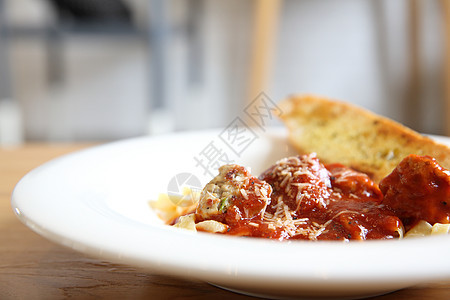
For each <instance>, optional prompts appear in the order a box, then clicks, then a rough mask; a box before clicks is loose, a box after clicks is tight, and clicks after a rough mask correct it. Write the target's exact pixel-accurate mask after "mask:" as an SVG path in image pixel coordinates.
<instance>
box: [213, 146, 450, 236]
mask: <svg viewBox="0 0 450 300" xmlns="http://www.w3.org/2000/svg"><path fill="white" fill-rule="evenodd" d="M228 179H230V180H231V178H228ZM255 180H258V181H259V182H267V183H268V184H269V185H270V186H271V188H272V194H271V195H270V202H269V203H262V202H261V199H258V197H256V196H255V193H254V191H253V190H251V189H252V186H251V184H249V185H248V186H247V187H246V188H248V189H249V190H251V191H252V193H248V194H249V195H250V196H246V197H243V196H242V195H240V194H237V195H235V196H233V199H232V203H233V205H230V206H229V207H228V209H227V210H226V211H224V213H223V215H222V216H221V221H222V222H223V223H225V224H227V225H228V226H229V229H228V231H227V232H226V233H225V234H230V235H239V236H251V237H264V238H271V239H278V240H287V239H302V240H345V241H346V240H368V239H394V238H399V237H401V235H402V234H403V232H404V230H405V229H406V230H408V229H410V228H411V227H412V226H413V225H415V224H416V223H417V222H418V221H420V220H425V221H427V222H430V223H431V224H433V223H435V222H439V223H450V173H449V171H447V170H445V169H443V168H442V167H441V166H439V165H438V164H437V162H436V161H435V160H434V159H433V158H431V157H426V156H417V155H410V156H408V157H407V158H405V159H404V160H403V161H402V162H401V163H400V164H399V166H398V167H397V168H396V169H395V170H394V171H393V172H392V173H391V174H390V175H389V176H387V177H386V178H385V179H383V180H382V181H381V183H380V187H379V186H378V185H377V184H376V183H375V182H373V181H372V180H371V179H370V178H369V177H368V176H367V175H366V174H363V173H360V172H357V171H354V170H352V169H350V168H347V167H345V166H343V165H340V164H329V165H323V164H321V163H320V162H319V160H318V159H317V157H315V155H309V156H308V155H304V156H298V157H291V158H286V159H283V160H280V161H279V162H277V164H275V165H273V166H271V167H270V168H269V169H267V170H266V171H265V172H263V173H262V174H261V175H260V176H259V178H258V179H255ZM249 182H252V180H250V181H249ZM266 204H267V205H266ZM244 208H245V209H249V208H250V209H252V210H253V211H252V212H251V214H250V215H251V216H252V217H250V218H245V217H243V215H244V214H243V209H244ZM254 210H260V212H257V211H254ZM247 215H248V212H247Z"/></svg>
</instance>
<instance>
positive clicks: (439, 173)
mask: <svg viewBox="0 0 450 300" xmlns="http://www.w3.org/2000/svg"><path fill="white" fill-rule="evenodd" d="M380 189H381V191H382V193H383V195H384V200H383V204H384V205H386V206H388V207H389V208H390V209H392V210H393V212H394V213H395V214H396V215H397V216H398V217H399V218H400V219H401V220H402V222H403V224H404V226H405V228H406V229H407V230H409V229H410V228H411V227H413V226H414V225H415V224H416V223H417V222H419V221H420V220H425V221H427V222H429V223H431V224H434V223H450V172H449V171H448V170H446V169H444V168H442V167H441V166H440V165H439V164H438V163H437V162H436V160H435V159H434V158H432V157H429V156H419V155H409V156H407V157H406V158H405V159H403V160H402V161H401V162H400V164H399V165H398V166H397V167H396V168H395V169H394V171H393V172H392V173H391V174H390V175H388V176H387V177H386V178H384V179H383V180H382V181H381V182H380Z"/></svg>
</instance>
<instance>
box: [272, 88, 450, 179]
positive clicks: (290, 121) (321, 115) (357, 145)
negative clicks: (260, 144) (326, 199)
mask: <svg viewBox="0 0 450 300" xmlns="http://www.w3.org/2000/svg"><path fill="white" fill-rule="evenodd" d="M279 107H280V109H281V110H282V112H283V114H282V115H281V119H282V121H283V122H284V124H285V125H286V126H287V128H288V130H289V140H290V142H291V143H292V144H293V145H294V147H295V148H296V149H297V150H298V151H299V153H300V154H307V153H311V152H315V153H317V156H318V157H319V158H320V159H321V161H323V162H324V163H333V162H339V163H342V164H344V165H346V166H348V167H351V168H353V169H355V170H358V171H361V172H363V173H366V174H368V175H369V176H370V177H371V178H372V179H373V180H374V181H375V182H379V181H380V180H381V179H382V178H384V177H386V176H387V175H388V174H389V173H390V172H391V171H392V170H393V169H394V168H395V166H397V165H398V164H399V163H400V161H401V160H402V159H403V158H404V157H406V156H407V155H409V154H418V155H429V156H431V157H434V158H435V159H436V160H437V161H438V162H439V164H440V165H442V166H443V167H444V168H447V169H449V168H450V149H449V147H447V146H445V145H441V144H438V143H436V142H434V141H433V140H431V139H429V138H427V137H424V136H422V135H420V134H419V133H417V132H415V131H413V130H411V129H409V128H406V127H405V126H403V125H401V124H398V123H396V122H394V121H392V120H389V119H387V118H384V117H381V116H378V115H376V114H374V113H372V112H369V111H367V110H364V109H361V108H358V107H356V106H354V105H351V104H348V103H344V102H340V101H334V100H330V99H326V98H322V97H317V96H292V97H290V98H288V99H286V100H284V101H282V102H281V103H280V104H279Z"/></svg>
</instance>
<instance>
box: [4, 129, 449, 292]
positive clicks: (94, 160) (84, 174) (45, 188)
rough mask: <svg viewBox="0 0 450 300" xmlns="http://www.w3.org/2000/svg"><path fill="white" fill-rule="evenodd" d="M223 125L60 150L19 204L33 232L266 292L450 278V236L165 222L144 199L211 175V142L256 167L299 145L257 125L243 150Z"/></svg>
mask: <svg viewBox="0 0 450 300" xmlns="http://www.w3.org/2000/svg"><path fill="white" fill-rule="evenodd" d="M220 133H221V131H204V132H193V133H181V134H174V135H168V136H161V137H155V138H150V137H144V138H138V139H131V140H126V141H121V142H116V143H112V144H108V145H105V146H100V147H95V148H92V149H89V150H85V151H81V152H78V153H75V154H70V155H67V156H64V157H61V158H58V159H56V160H53V161H51V162H49V163H46V164H44V165H42V166H41V167H38V168H37V169H35V170H33V171H31V172H30V173H29V174H27V175H26V176H25V177H24V178H23V179H22V180H21V181H20V182H19V183H18V184H17V186H16V188H15V190H14V193H13V196H12V206H13V209H14V211H15V212H16V214H17V216H18V217H19V218H20V219H21V220H22V222H24V223H25V224H26V225H27V226H29V227H30V228H31V229H33V230H34V231H36V232H37V233H39V234H41V235H42V236H44V237H46V238H48V239H50V240H52V241H55V242H57V243H59V244H62V245H65V246H68V247H70V248H73V249H75V250H78V251H81V252H84V253H87V254H89V255H93V256H95V257H99V258H102V259H106V260H110V261H114V262H119V263H125V264H129V265H135V266H140V267H146V268H148V269H149V270H152V272H159V273H164V274H171V275H177V276H183V277H192V278H197V279H201V280H204V281H207V282H210V283H212V284H215V285H218V286H221V287H225V288H228V289H231V290H235V291H240V292H245V293H249V294H255V295H263V296H266V297H275V298H281V297H296V298H299V297H334V298H358V297H366V296H371V295H376V294H382V293H386V292H389V291H393V290H397V289H401V288H405V287H408V286H411V285H414V284H417V283H422V282H425V281H432V280H440V279H449V278H450V255H448V254H449V250H448V249H450V236H438V237H428V238H420V239H411V240H401V241H367V242H355V243H353V242H351V243H341V242H302V241H292V242H278V241H270V240H262V239H252V238H238V237H228V236H219V235H213V234H207V233H203V234H202V233H197V234H195V233H191V232H188V231H185V230H181V229H177V228H172V227H169V226H166V225H164V224H162V222H161V221H160V220H159V219H158V218H157V217H156V216H155V214H154V212H153V211H152V209H151V208H150V207H149V205H148V201H149V200H151V199H156V197H157V195H158V194H159V193H165V192H167V189H168V183H169V181H170V180H171V178H173V177H174V176H175V175H176V174H178V173H182V172H190V173H193V174H194V175H195V176H197V177H198V178H199V179H200V181H201V182H202V183H205V182H206V181H207V180H208V178H209V176H207V175H204V172H203V169H202V168H201V167H200V166H199V165H198V164H197V162H196V160H195V159H194V157H197V158H199V157H200V156H201V155H200V154H201V153H203V154H205V153H208V152H207V151H205V149H207V147H206V146H207V145H215V146H216V148H217V149H218V150H221V152H220V153H222V154H223V153H227V154H229V157H234V158H237V159H236V161H237V162H239V163H241V164H243V165H247V166H251V167H252V169H253V171H254V173H255V174H258V173H259V172H260V171H262V170H263V169H265V168H266V167H268V166H269V165H270V164H271V163H273V162H274V161H275V160H277V159H278V158H281V157H284V156H287V155H289V154H292V153H293V151H292V150H291V149H289V147H287V146H286V145H287V143H286V140H285V132H284V130H282V129H280V130H269V131H267V132H262V131H261V132H259V133H257V134H256V135H255V136H257V139H256V140H255V141H254V142H253V143H251V144H250V145H249V146H248V147H247V148H245V151H241V157H240V158H238V157H237V156H236V155H235V156H233V155H232V154H231V150H230V149H229V148H227V145H226V144H225V143H223V141H222V140H220V139H219V135H220ZM437 138H438V139H440V140H441V141H442V142H445V143H450V140H449V139H447V138H439V137H437ZM210 143H212V144H210Z"/></svg>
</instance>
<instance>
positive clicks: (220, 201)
mask: <svg viewBox="0 0 450 300" xmlns="http://www.w3.org/2000/svg"><path fill="white" fill-rule="evenodd" d="M271 194H272V188H271V186H270V185H269V184H268V183H266V182H264V181H261V180H259V179H258V178H256V177H254V176H252V175H251V174H250V172H249V171H248V170H247V169H245V168H244V167H242V166H239V165H234V164H230V165H224V166H222V167H220V168H219V175H217V176H216V177H215V178H214V179H213V180H211V181H210V182H209V183H208V184H207V185H206V186H205V188H204V189H203V190H202V193H201V195H200V200H199V203H198V206H197V210H196V216H197V219H199V220H208V219H211V220H216V221H219V222H223V223H226V224H229V223H235V222H238V221H239V220H250V219H255V218H257V219H262V217H263V215H264V212H265V210H266V207H267V205H268V204H269V202H270V196H271Z"/></svg>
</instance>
